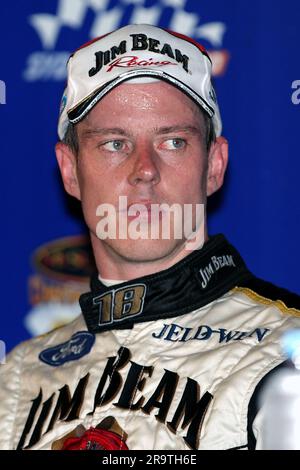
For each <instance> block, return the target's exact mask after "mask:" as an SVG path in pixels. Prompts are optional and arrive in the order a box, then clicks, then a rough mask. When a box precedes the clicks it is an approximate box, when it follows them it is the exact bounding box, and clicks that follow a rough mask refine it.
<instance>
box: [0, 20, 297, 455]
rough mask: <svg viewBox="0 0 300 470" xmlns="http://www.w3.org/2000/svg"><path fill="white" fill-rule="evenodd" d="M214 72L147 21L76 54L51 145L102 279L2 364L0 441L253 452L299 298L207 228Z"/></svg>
mask: <svg viewBox="0 0 300 470" xmlns="http://www.w3.org/2000/svg"><path fill="white" fill-rule="evenodd" d="M210 74H211V63H210V59H209V58H208V56H207V54H206V52H205V50H204V49H203V48H202V47H201V46H200V45H198V44H197V43H195V42H194V41H193V40H192V39H190V38H187V37H184V36H182V35H180V34H177V33H173V32H170V31H166V30H163V29H160V28H157V27H154V26H149V25H130V26H126V27H124V28H121V29H119V30H117V31H115V32H113V33H110V34H108V35H106V36H104V37H102V38H98V39H96V40H94V41H92V42H91V43H89V44H86V45H84V46H83V47H82V48H80V49H79V50H78V51H76V52H75V53H74V54H73V55H72V56H71V58H70V60H69V63H68V84H67V88H66V90H65V93H64V96H63V99H62V108H61V114H60V119H59V136H60V142H59V143H58V144H57V146H56V153H57V159H58V163H59V167H60V171H61V174H62V179H63V183H64V186H65V189H66V191H67V192H68V193H69V194H71V195H72V196H74V197H76V198H78V199H79V200H80V201H81V203H82V208H83V213H84V217H85V221H86V223H87V226H88V228H89V232H90V236H91V243H92V247H93V251H94V255H95V260H96V265H97V268H98V273H97V275H96V276H95V277H94V278H93V279H92V283H91V292H90V293H87V294H84V295H83V296H82V297H81V298H80V305H81V309H82V315H81V316H79V317H78V318H77V319H76V320H75V321H74V322H72V323H71V324H69V325H67V326H65V327H62V328H59V329H57V330H55V331H53V332H51V333H49V334H48V335H45V336H43V337H39V338H34V339H33V340H31V341H28V342H26V343H24V344H22V345H20V346H18V347H17V348H16V349H15V350H14V351H13V352H12V354H11V356H10V357H9V359H8V361H7V364H6V365H5V366H2V368H1V392H0V397H1V405H0V406H1V410H0V417H1V423H2V427H1V431H0V442H1V444H0V446H1V448H7V449H63V450H65V449H127V448H129V449H131V450H137V449H167V450H171V449H179V450H180V449H181V450H188V449H239V448H244V449H253V448H255V447H257V448H260V447H261V445H262V444H261V414H260V413H258V414H257V411H258V407H257V395H258V393H257V392H258V390H259V389H260V387H261V385H262V384H263V381H264V379H265V378H266V376H267V375H269V374H270V373H271V372H272V371H274V370H275V368H276V367H277V366H279V365H280V364H282V363H284V360H285V357H284V355H283V354H282V352H281V348H280V338H281V336H282V334H283V333H284V332H285V331H286V330H289V329H291V328H293V327H296V326H299V324H300V322H299V319H298V317H299V313H300V311H299V310H298V309H299V308H300V303H299V298H298V297H297V296H296V295H294V294H291V293H289V292H288V291H285V290H282V289H279V288H276V287H275V286H273V285H271V284H269V283H266V282H264V281H261V280H258V279H257V278H255V277H254V276H253V275H252V274H251V273H250V272H249V271H248V270H247V268H246V266H245V264H244V262H243V260H242V259H241V257H240V255H239V254H238V253H237V251H236V250H235V249H234V248H233V247H232V246H231V245H230V244H229V243H228V242H227V241H226V239H225V238H224V237H223V236H222V235H217V236H213V237H209V236H208V234H207V227H206V210H205V209H206V200H207V196H209V195H210V194H212V193H214V192H215V191H217V190H218V189H219V188H220V187H221V186H222V183H223V177H224V173H225V170H226V165H227V155H228V148H227V147H228V146H227V141H226V140H225V139H224V138H223V137H221V135H220V134H221V118H220V115H219V110H218V104H217V101H216V97H215V94H214V90H213V88H212V85H211V80H210ZM157 206H159V207H160V209H161V210H158V211H157ZM201 208H202V209H203V208H204V210H202V211H201V210H200V209H201ZM152 209H156V212H155V210H152ZM169 209H170V210H169ZM185 209H187V210H186V212H184V210H185ZM166 221H167V222H166ZM167 229H169V231H168V230H167ZM166 232H167V236H165V234H166ZM178 234H179V236H178ZM138 235H140V236H138Z"/></svg>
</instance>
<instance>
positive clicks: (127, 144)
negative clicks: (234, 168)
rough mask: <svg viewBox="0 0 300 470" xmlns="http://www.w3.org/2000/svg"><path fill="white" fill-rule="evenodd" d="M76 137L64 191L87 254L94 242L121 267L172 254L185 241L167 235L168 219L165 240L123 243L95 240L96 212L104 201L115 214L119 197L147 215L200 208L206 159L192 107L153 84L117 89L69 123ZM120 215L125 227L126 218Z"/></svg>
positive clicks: (201, 123)
mask: <svg viewBox="0 0 300 470" xmlns="http://www.w3.org/2000/svg"><path fill="white" fill-rule="evenodd" d="M77 133H78V140H79V154H78V156H77V157H76V158H77V161H76V181H77V183H76V187H75V188H73V189H72V190H71V191H70V190H69V192H71V193H72V194H73V195H75V196H76V197H78V198H79V199H80V200H81V202H82V208H83V213H84V217H85V220H86V223H87V225H88V227H89V230H90V232H91V237H92V243H93V246H94V249H95V247H96V244H98V245H99V243H100V244H101V246H102V248H104V249H106V250H108V251H110V252H111V254H113V255H115V256H116V257H121V258H123V259H126V260H127V261H129V260H132V261H147V260H148V261H149V260H156V259H157V260H158V259H162V258H167V257H168V256H171V255H172V254H173V253H176V251H180V250H181V248H182V246H183V244H184V242H185V239H184V238H181V239H177V238H175V237H174V225H172V224H174V217H171V225H172V227H171V231H170V233H171V236H170V237H169V239H163V238H162V236H161V227H160V230H159V237H158V239H151V236H149V237H148V239H139V240H133V239H131V237H130V236H128V232H127V237H126V239H122V240H120V239H106V240H101V241H99V240H98V238H97V224H98V222H99V221H100V217H99V215H97V214H96V213H97V208H98V206H99V205H101V204H104V203H106V204H107V203H108V204H111V205H112V206H113V207H114V208H115V209H116V214H117V215H118V209H119V197H120V196H126V197H127V204H128V207H130V206H131V205H132V204H135V203H141V204H144V205H146V207H147V208H148V209H149V207H150V205H151V204H162V203H166V204H168V205H169V206H172V205H173V204H174V203H176V204H179V205H180V206H181V207H183V205H184V204H192V205H193V208H194V207H195V205H196V204H199V203H203V204H205V203H206V197H207V167H208V155H207V150H206V145H205V128H204V120H203V116H202V113H201V112H200V110H199V108H198V106H196V104H194V103H193V102H192V100H191V99H190V98H188V97H187V96H186V95H184V94H183V93H182V92H180V91H179V90H178V89H176V88H175V87H174V86H172V85H169V84H167V83H164V82H161V81H159V82H154V83H147V84H146V83H145V84H133V83H127V84H122V85H119V86H117V87H116V88H114V89H113V90H112V91H111V92H110V93H108V94H107V95H106V96H105V97H104V98H103V99H102V100H101V101H100V102H99V103H98V104H97V105H96V106H95V107H94V108H93V109H92V110H91V111H90V113H89V114H88V115H87V117H86V118H85V119H84V120H83V121H82V122H80V123H79V124H78V125H77ZM210 192H212V191H210ZM125 212H126V218H127V222H128V223H129V225H130V223H131V222H132V221H134V217H130V216H128V213H127V210H126V211H125ZM98 214H99V212H98ZM122 215H123V216H124V212H123V213H122ZM147 216H148V214H147V213H146V217H147ZM117 222H118V219H117ZM151 222H152V221H151V219H150V218H148V217H147V222H146V223H149V224H150V223H151ZM180 223H182V220H181V221H180ZM177 224H178V220H177ZM144 227H145V225H144ZM117 228H118V227H117ZM149 234H150V231H149Z"/></svg>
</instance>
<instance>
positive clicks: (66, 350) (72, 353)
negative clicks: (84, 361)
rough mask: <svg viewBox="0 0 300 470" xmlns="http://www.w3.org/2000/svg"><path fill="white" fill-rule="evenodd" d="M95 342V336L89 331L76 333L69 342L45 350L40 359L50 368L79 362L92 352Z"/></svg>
mask: <svg viewBox="0 0 300 470" xmlns="http://www.w3.org/2000/svg"><path fill="white" fill-rule="evenodd" d="M94 342H95V335H93V334H92V333H89V332H88V331H79V332H78V333H75V334H74V335H73V336H72V337H71V339H69V341H66V342H65V343H62V344H58V345H57V346H53V347H52V348H48V349H45V350H44V351H42V352H41V353H40V354H39V359H40V360H41V361H43V362H45V363H46V364H49V366H53V367H58V366H62V365H63V364H65V362H69V361H77V360H78V359H80V358H81V357H82V356H85V355H86V354H88V353H89V352H90V350H91V349H92V347H93V344H94Z"/></svg>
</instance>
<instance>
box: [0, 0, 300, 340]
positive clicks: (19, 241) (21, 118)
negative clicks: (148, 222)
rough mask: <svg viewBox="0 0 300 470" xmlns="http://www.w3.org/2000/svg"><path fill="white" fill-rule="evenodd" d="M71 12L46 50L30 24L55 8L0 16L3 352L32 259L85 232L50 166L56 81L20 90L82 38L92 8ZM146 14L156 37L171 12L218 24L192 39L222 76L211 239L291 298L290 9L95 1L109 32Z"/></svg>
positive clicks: (293, 61)
mask: <svg viewBox="0 0 300 470" xmlns="http://www.w3.org/2000/svg"><path fill="white" fill-rule="evenodd" d="M78 1H79V2H80V1H81V3H82V4H85V6H86V10H85V15H83V16H82V20H81V22H80V24H79V25H77V26H74V27H71V26H68V25H65V26H61V28H60V29H59V33H58V35H57V38H56V39H57V40H56V41H55V44H53V46H51V47H48V49H46V48H45V46H44V45H43V44H42V41H41V39H40V37H39V35H38V34H37V31H36V29H35V28H33V26H32V25H31V24H30V21H29V19H30V17H31V15H33V14H41V13H45V14H52V15H54V16H57V14H58V7H59V3H60V2H59V0H48V1H47V0H44V1H40V0H39V1H38V0H35V1H34V0H26V2H22V1H11V2H1V6H0V12H1V13H0V18H1V28H0V48H1V67H0V79H1V80H3V81H4V82H5V83H6V104H1V105H0V132H1V140H0V151H1V159H0V170H1V173H0V178H1V184H0V191H1V193H0V195H1V220H2V230H1V238H2V243H1V260H2V263H1V265H2V266H1V277H2V279H1V285H2V295H1V329H0V339H2V340H4V341H5V342H6V344H7V348H8V349H10V348H11V347H13V346H14V345H15V344H17V343H18V342H19V341H21V340H23V339H26V338H28V337H29V336H30V335H29V333H28V332H27V331H26V329H25V327H24V326H23V319H24V317H25V315H26V314H27V312H28V310H29V309H30V305H29V301H28V292H27V284H28V278H29V275H30V273H31V272H32V268H31V265H30V257H31V255H32V252H33V251H34V250H35V249H36V248H37V247H38V246H39V245H41V244H43V243H45V242H47V241H51V240H53V239H56V238H60V237H63V236H69V235H73V234H78V233H82V232H83V230H84V228H83V224H82V222H81V221H80V219H78V218H77V217H75V216H74V215H73V213H72V211H70V202H69V201H68V200H67V198H66V197H65V195H64V192H63V189H62V185H61V182H60V178H59V174H58V170H57V167H56V161H55V156H54V144H55V142H56V139H57V136H56V123H57V115H58V108H59V102H60V97H61V94H62V91H63V86H64V79H62V78H59V77H56V78H53V73H54V72H53V70H54V68H53V67H52V72H51V71H50V77H48V78H47V77H45V76H42V78H39V79H35V80H31V81H29V80H28V79H26V74H24V72H25V70H26V69H27V68H28V60H29V57H30V55H31V54H32V53H34V52H38V51H39V52H41V53H43V54H51V53H54V54H57V53H59V52H62V51H67V52H71V51H72V50H74V49H75V48H76V47H78V46H79V45H81V44H82V43H83V42H86V41H87V40H89V39H90V37H91V28H92V25H93V21H94V20H95V9H93V8H92V7H91V4H92V2H89V1H88V0H86V1H84V0H73V2H75V3H76V4H78ZM176 3H177V6H174V5H175V4H176ZM180 3H181V7H180ZM60 4H61V3H60ZM94 4H96V2H95V3H94ZM100 4H101V2H98V5H100ZM105 4H106V6H105ZM168 4H169V5H168ZM73 5H74V3H73ZM155 5H156V6H158V7H161V15H160V16H159V19H158V21H157V22H156V24H158V25H160V26H166V27H169V26H170V22H171V20H172V15H174V12H175V11H177V12H178V11H179V10H182V9H183V10H185V11H186V12H190V13H194V14H197V15H198V16H199V18H198V20H197V21H198V23H197V24H198V25H199V26H202V25H204V24H206V23H210V22H222V23H224V24H225V25H226V32H225V34H224V36H223V40H222V44H220V45H219V46H216V45H214V44H212V43H211V42H210V41H209V40H207V39H205V38H200V37H197V35H194V37H195V39H198V40H199V41H200V42H202V43H203V44H204V45H205V46H206V47H207V48H208V49H217V50H218V49H222V50H227V51H228V53H229V54H230V60H229V63H228V67H227V69H226V71H225V73H224V75H223V76H219V77H216V78H215V86H216V91H217V95H218V99H219V103H220V107H221V112H222V117H223V123H224V129H223V135H225V136H226V137H227V138H228V140H229V143H230V165H229V169H228V174H227V178H226V182H225V186H224V188H223V189H222V191H221V192H220V193H219V194H218V195H216V196H213V198H212V201H211V203H210V209H211V210H210V218H209V226H210V233H217V232H223V233H225V234H226V236H227V237H228V238H229V240H230V241H231V242H232V243H233V244H234V245H236V247H237V248H238V249H239V250H240V252H241V254H242V255H243V257H244V258H245V260H246V262H247V264H248V266H249V268H250V269H251V270H252V271H253V272H254V273H255V274H257V275H258V276H261V277H263V278H265V279H268V280H270V281H272V282H274V283H276V284H279V285H281V286H283V287H287V288H289V289H290V290H293V291H295V292H297V293H300V286H299V279H298V277H299V276H298V264H299V262H300V255H299V241H298V240H299V215H300V210H299V186H300V181H299V175H300V152H299V135H300V132H299V124H300V105H295V104H293V103H292V100H291V96H292V93H293V90H292V82H293V81H294V80H300V70H299V50H300V46H299V44H300V28H299V18H300V3H299V1H298V0H286V1H282V0H263V1H262V0H251V1H250V0H226V1H224V0H223V1H222V0H202V1H195V0H194V1H193V0H187V1H184V0H183V1H181V2H180V1H177V2H176V1H175V0H174V1H173V6H172V2H171V1H169V2H168V1H167V0H165V1H163V0H161V1H156V2H155V1H147V0H145V1H143V0H141V1H137V0H136V1H131V2H130V0H127V1H125V0H120V1H109V0H107V1H106V2H104V1H103V2H102V8H104V6H105V8H104V10H106V12H108V11H111V10H112V9H113V8H116V7H118V8H119V9H120V11H121V16H120V18H119V20H118V21H117V22H116V24H115V27H118V26H121V25H123V24H126V23H127V22H130V21H131V18H132V15H133V14H134V12H135V10H136V9H137V8H138V7H144V8H151V7H153V6H155ZM89 6H90V7H89ZM98 13H99V11H98ZM100 13H101V12H100ZM103 14H104V13H103ZM102 32H105V31H102ZM180 32H184V31H180ZM50 69H51V67H50ZM51 74H52V76H51ZM58 75H59V74H58Z"/></svg>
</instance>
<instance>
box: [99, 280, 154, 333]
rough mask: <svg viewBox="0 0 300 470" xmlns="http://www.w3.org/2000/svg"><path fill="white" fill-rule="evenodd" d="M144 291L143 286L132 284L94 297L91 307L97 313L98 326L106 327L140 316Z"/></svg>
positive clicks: (144, 287)
mask: <svg viewBox="0 0 300 470" xmlns="http://www.w3.org/2000/svg"><path fill="white" fill-rule="evenodd" d="M146 290H147V288H146V286H145V284H133V285H131V286H126V287H121V288H120V289H113V290H110V291H108V292H105V293H104V294H101V295H99V296H97V297H94V298H93V305H94V306H95V307H96V308H97V309H98V311H99V321H98V325H107V324H109V323H113V322H118V321H121V320H124V319H125V318H128V317H130V318H132V317H136V316H137V315H140V314H141V313H142V311H143V307H144V301H145V296H146Z"/></svg>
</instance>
